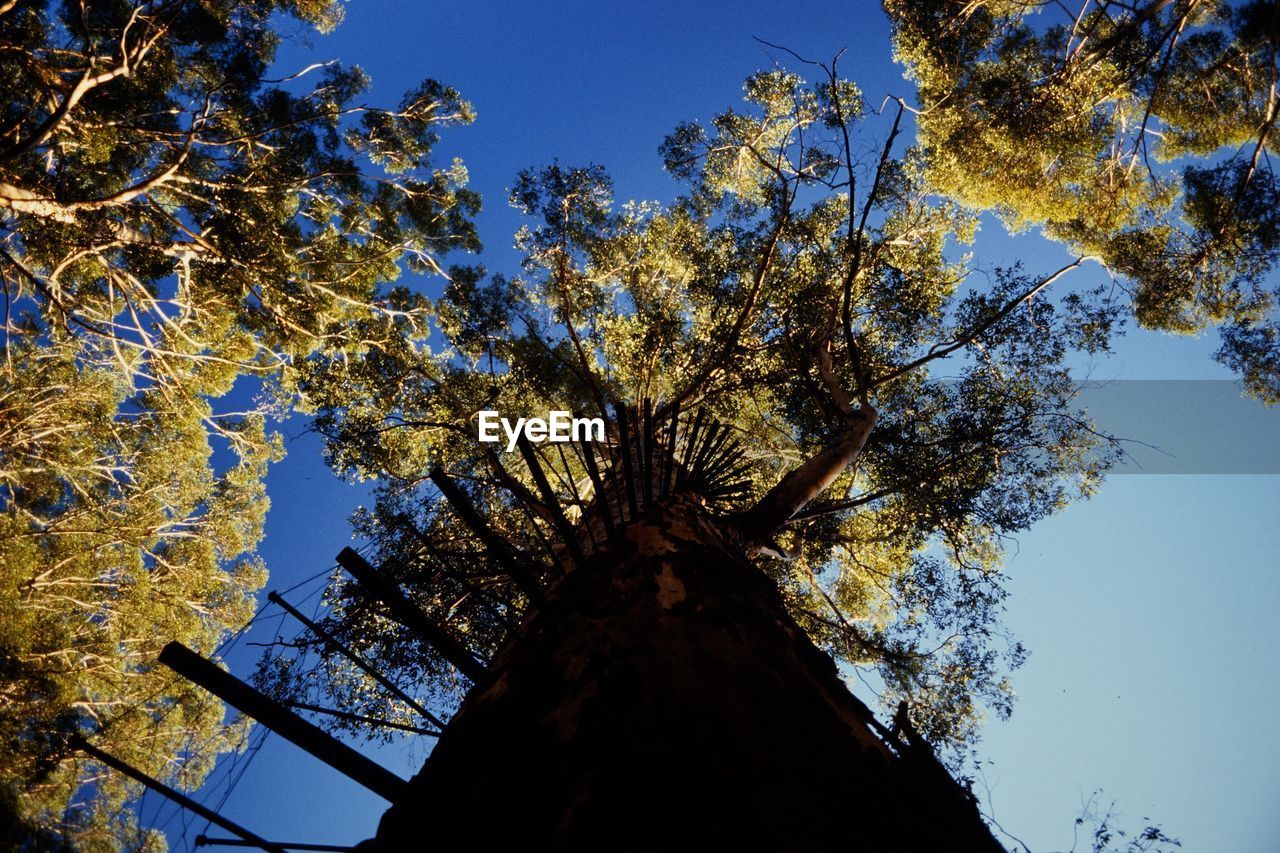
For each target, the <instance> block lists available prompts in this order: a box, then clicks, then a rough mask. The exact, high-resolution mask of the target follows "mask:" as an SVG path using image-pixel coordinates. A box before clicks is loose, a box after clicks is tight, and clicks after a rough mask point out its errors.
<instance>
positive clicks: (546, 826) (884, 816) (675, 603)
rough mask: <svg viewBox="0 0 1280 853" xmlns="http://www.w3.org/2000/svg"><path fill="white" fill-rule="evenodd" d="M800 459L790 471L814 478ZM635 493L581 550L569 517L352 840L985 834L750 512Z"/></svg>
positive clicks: (596, 844)
mask: <svg viewBox="0 0 1280 853" xmlns="http://www.w3.org/2000/svg"><path fill="white" fill-rule="evenodd" d="M868 421H870V418H868ZM858 433H859V434H860V435H861V436H862V438H864V439H865V436H866V433H867V431H866V430H859V431H858ZM630 443H631V444H632V445H633V446H644V443H645V442H644V433H643V431H641V430H637V431H636V433H634V434H633V436H632V437H631V442H630ZM673 443H674V442H673ZM837 446H843V445H837ZM859 446H860V442H859ZM585 452H594V451H593V450H590V449H587V450H585ZM662 452H663V450H662V445H661V444H657V443H652V444H650V447H649V448H647V449H646V450H645V453H644V454H638V453H637V454H636V455H637V456H641V457H642V458H641V459H640V460H638V462H639V464H637V465H636V466H635V471H634V480H635V482H634V483H631V484H630V485H629V486H628V483H627V481H626V478H625V477H623V476H621V475H620V473H619V472H618V471H617V470H616V469H617V467H618V460H617V455H616V454H615V464H614V469H615V470H614V471H612V472H611V473H612V474H613V475H614V478H613V479H610V478H609V473H610V472H606V475H605V476H606V479H605V482H606V483H619V482H620V483H621V484H622V485H621V488H624V489H626V488H629V489H630V490H631V491H633V492H639V491H642V489H641V488H640V486H639V480H640V477H641V473H640V472H641V471H642V470H645V469H646V468H648V469H650V470H652V469H653V468H658V469H659V470H660V469H662V468H664V467H670V466H667V465H666V463H665V461H664V460H662V459H661V458H659V461H658V462H657V464H655V461H654V456H655V455H657V456H659V457H660V454H662ZM804 470H805V469H804V468H801V469H798V472H800V476H795V477H792V478H790V481H789V486H791V487H792V489H793V488H794V486H795V485H796V484H797V482H798V481H801V480H806V481H807V483H806V484H807V485H815V486H816V485H817V483H818V480H817V479H816V478H814V477H812V476H806V475H804V474H803V472H804ZM811 470H812V469H811ZM681 473H682V474H689V473H691V472H689V471H686V470H683V469H682V471H681ZM693 473H696V472H693ZM771 498H772V496H766V500H764V501H762V503H763V504H766V505H767V504H772V503H774V502H775V501H773V500H772V499H771ZM601 500H603V501H605V502H606V504H607V505H611V506H614V507H618V508H620V509H625V507H626V504H627V503H628V501H627V500H625V499H622V498H621V496H620V495H618V494H617V493H616V490H615V491H614V492H613V493H610V492H609V491H606V492H605V493H604V497H603V498H601V497H599V496H598V497H597V501H601ZM637 504H638V511H637V512H636V513H635V516H636V517H635V520H630V521H628V520H627V519H626V515H627V513H625V512H624V511H619V512H618V513H617V515H618V517H617V519H616V520H615V521H614V522H613V525H611V526H612V527H614V533H613V535H611V536H608V537H602V538H604V540H605V541H602V542H600V543H598V546H597V543H596V539H597V537H596V536H595V535H592V534H588V533H587V532H586V531H585V530H583V529H581V528H580V529H579V531H577V532H576V533H575V536H577V537H578V539H579V545H580V546H581V548H582V550H589V551H590V553H589V556H587V557H586V559H585V561H584V562H583V564H582V565H581V566H574V565H573V564H572V563H569V562H566V563H565V566H566V573H565V574H564V575H563V576H562V577H559V578H558V579H556V580H554V581H552V582H551V583H550V585H549V587H548V589H547V591H546V594H545V602H544V603H543V604H541V605H539V606H538V607H537V608H536V609H534V610H533V611H532V614H531V615H530V616H529V617H528V618H527V619H526V621H525V622H524V623H523V624H522V625H521V626H520V627H519V628H518V629H516V630H515V632H514V633H513V636H512V638H511V639H510V640H509V641H508V642H507V644H506V645H505V646H504V647H503V648H502V649H501V650H500V651H499V652H498V654H497V656H496V657H495V658H494V660H493V661H492V662H491V663H490V665H489V667H488V670H487V671H486V672H485V674H484V676H483V677H482V678H481V679H480V681H479V683H478V684H477V685H476V686H475V687H473V688H472V690H471V692H470V693H469V694H468V697H467V699H466V701H465V702H464V703H463V705H462V707H461V709H460V710H459V712H458V713H457V714H456V715H455V716H454V717H453V719H452V720H451V721H450V723H449V726H448V728H447V729H446V730H445V733H444V735H443V736H442V737H441V739H440V741H439V743H438V744H437V746H436V747H435V749H434V750H433V751H432V754H431V757H430V758H429V759H428V761H427V764H426V766H425V767H424V769H423V770H422V772H421V773H420V774H418V776H416V777H415V778H414V780H413V781H412V782H411V783H410V790H409V793H408V794H407V795H406V796H405V797H404V798H402V799H401V800H400V801H399V802H398V803H397V804H396V805H395V806H394V807H393V808H392V809H391V810H390V811H389V812H388V813H387V815H386V816H385V817H384V818H383V820H382V823H381V825H380V827H379V831H378V834H377V836H376V838H375V839H373V840H371V841H370V842H366V843H365V844H363V845H361V848H360V849H361V850H370V851H372V850H387V851H390V850H404V849H410V848H411V847H412V846H413V844H414V842H415V840H416V839H419V838H421V837H422V835H423V833H424V827H430V828H431V830H430V832H431V839H432V843H434V844H446V845H448V844H461V843H464V842H465V841H467V840H468V839H472V838H474V832H475V828H476V827H477V826H485V827H486V830H485V843H486V844H496V845H499V846H506V845H520V846H523V847H530V848H535V849H600V847H602V846H605V847H608V848H609V849H619V850H661V849H673V848H676V847H679V848H684V847H691V846H704V845H705V846H708V847H709V848H710V849H726V848H729V847H747V848H752V849H755V848H765V849H817V848H819V847H823V846H827V845H840V846H842V847H843V848H845V849H870V850H908V849H918V850H925V849H935V850H936V849H957V848H959V847H962V848H963V849H966V850H992V851H995V850H1003V848H1002V847H1001V846H1000V845H999V844H997V843H996V842H995V841H994V840H993V839H992V837H991V835H990V832H989V831H988V830H987V828H986V826H985V824H983V822H982V820H981V818H980V817H979V814H978V811H977V807H976V803H975V802H974V801H973V799H972V797H971V796H969V795H968V793H967V791H964V790H963V789H962V788H961V787H960V786H959V785H957V784H956V783H955V782H953V781H952V780H951V778H950V776H949V775H948V774H947V773H946V771H945V770H944V769H943V767H942V765H941V764H940V763H938V761H937V760H936V759H935V758H934V756H933V753H932V751H931V750H930V749H929V747H928V746H927V745H926V744H924V743H923V741H921V740H920V739H919V737H918V735H915V734H914V730H913V729H911V728H910V724H909V722H905V721H904V722H903V723H902V725H903V726H904V727H905V728H906V729H907V730H908V731H910V732H911V735H910V737H908V736H907V735H906V734H905V733H903V734H902V736H901V737H899V736H898V735H897V734H896V733H890V732H889V731H887V730H886V729H885V728H884V727H883V726H881V725H879V723H877V722H876V720H875V718H874V716H873V715H872V713H871V711H870V710H869V709H868V708H867V707H866V706H865V705H864V704H863V703H862V702H860V701H859V700H858V699H856V698H855V697H854V696H853V695H852V694H851V693H850V692H849V690H848V688H847V687H846V686H845V684H844V682H843V680H842V679H841V678H840V676H839V674H838V673H837V670H836V667H835V664H834V662H833V661H832V660H831V658H830V657H829V656H828V655H826V654H825V653H823V652H822V651H820V650H819V649H818V648H817V647H815V646H814V645H813V643H812V641H811V640H810V639H809V637H808V636H807V635H806V633H805V631H804V630H803V629H802V628H801V627H800V626H799V625H798V624H797V623H796V622H795V620H794V619H793V618H792V617H791V615H790V614H789V613H788V612H787V608H786V605H785V603H784V601H783V599H782V596H781V595H780V594H779V591H778V588H777V586H776V584H775V583H774V582H773V581H772V580H770V578H769V577H768V576H767V575H765V574H763V573H762V572H760V571H759V570H758V569H757V568H756V567H754V566H752V565H751V563H750V561H749V560H748V559H747V557H746V554H747V549H748V548H749V547H750V545H749V542H750V541H751V537H750V536H748V535H746V534H744V526H745V529H747V530H754V531H756V532H762V533H763V532H767V530H766V528H764V527H761V526H760V524H759V523H758V522H757V523H751V517H752V515H751V513H748V514H747V515H745V516H739V517H732V516H729V515H726V514H725V513H724V512H722V511H717V509H716V507H715V504H714V502H708V501H707V500H706V499H705V498H704V497H703V496H702V495H701V494H699V493H698V492H697V491H693V490H687V489H682V490H676V491H674V492H672V493H671V494H668V495H665V496H657V497H655V498H654V499H653V500H649V501H646V500H644V496H643V495H640V499H639V500H638V501H637ZM800 508H802V507H801V506H797V507H796V509H800ZM598 510H599V506H598V505H596V506H592V507H589V508H588V509H587V510H586V518H587V519H588V520H593V519H594V517H595V514H596V512H597V511H598ZM610 512H612V510H610ZM593 548H594V550H591V549H593ZM495 811H496V812H499V813H501V814H502V820H501V821H499V822H494V821H492V819H491V817H492V815H493V814H495Z"/></svg>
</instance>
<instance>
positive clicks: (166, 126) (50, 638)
mask: <svg viewBox="0 0 1280 853" xmlns="http://www.w3.org/2000/svg"><path fill="white" fill-rule="evenodd" d="M337 12H338V7H337V6H336V5H334V4H332V3H330V2H328V0H322V2H312V0H289V1H288V2H277V0H170V1H168V2H166V0H161V2H126V1H125V0H120V2H113V0H105V2H96V0H93V1H92V2H82V3H74V2H68V3H65V4H63V3H53V2H40V0H9V2H3V3H0V94H2V97H0V104H2V105H3V106H0V281H2V282H3V287H4V295H5V314H4V323H5V327H4V346H5V351H4V360H3V364H0V696H3V700H2V701H0V785H2V787H0V798H2V799H3V809H0V812H2V813H3V815H4V820H3V821H2V822H3V823H4V824H5V826H4V828H3V830H2V831H0V832H2V833H3V834H5V840H0V846H5V847H7V846H8V843H7V840H8V839H9V838H11V837H12V836H13V835H14V834H16V835H17V836H18V837H21V836H22V835H24V834H26V833H28V832H30V831H31V826H33V825H34V826H41V827H45V828H47V829H50V830H52V831H56V834H57V835H58V836H59V837H61V838H62V839H63V840H64V841H74V842H76V843H78V844H82V845H87V846H89V847H90V848H93V849H99V847H100V846H102V845H106V846H110V845H112V844H115V843H117V842H120V841H121V840H122V839H123V842H122V843H125V844H127V845H130V846H139V847H146V846H148V845H154V844H157V843H159V842H158V840H157V839H156V838H155V837H153V836H151V835H148V834H147V833H138V834H136V835H135V834H134V833H135V830H134V829H133V827H132V825H131V822H130V821H131V818H130V817H129V815H128V813H127V812H121V811H120V810H119V806H120V803H121V802H122V799H123V798H124V796H125V794H126V790H125V788H124V787H123V786H122V784H121V782H120V780H119V777H118V776H115V775H112V774H105V775H104V774H101V773H99V772H98V771H97V770H94V769H93V768H92V767H91V766H87V765H84V764H83V763H78V762H76V761H72V760H67V759H68V756H69V750H68V748H67V745H66V739H67V736H68V735H69V734H70V733H72V732H79V733H82V734H86V735H92V736H93V737H94V738H95V739H97V740H98V741H99V742H101V743H102V744H103V745H104V746H106V747H107V748H108V749H110V750H113V751H115V752H117V753H118V754H120V755H121V756H122V757H124V758H126V759H127V760H129V761H131V762H132V763H134V764H136V765H138V766H140V767H141V768H143V769H144V770H146V771H148V772H152V773H157V774H158V775H160V776H161V777H163V778H166V779H170V780H172V779H174V778H175V777H177V779H178V781H179V782H181V783H182V784H186V785H190V784H193V783H195V782H197V781H198V780H199V779H200V778H201V777H202V776H203V774H204V773H205V772H206V771H207V769H208V767H209V762H210V761H211V760H212V758H213V756H215V755H216V754H217V753H218V752H219V751H221V750H223V749H225V748H227V747H228V745H230V744H232V743H234V741H235V738H236V730H235V729H224V728H223V727H222V716H223V714H222V710H221V706H220V704H218V703H216V702H214V701H212V700H211V698H210V697H209V696H208V695H206V694H203V693H202V692H201V691H193V690H189V689H182V688H179V687H178V686H176V684H175V681H174V679H172V678H171V677H169V676H167V675H165V674H164V673H163V672H162V671H160V670H157V669H155V668H154V665H153V661H154V659H155V655H156V652H157V650H158V648H159V646H160V645H161V644H162V643H163V642H164V641H166V640H168V639H171V638H177V639H181V640H183V641H184V642H186V643H187V644H189V645H191V646H194V647H197V648H201V649H205V650H210V649H212V647H214V646H215V645H216V644H217V643H218V641H219V639H220V638H221V637H223V636H225V633H226V631H227V630H228V628H232V627H235V626H238V625H240V624H242V623H243V622H244V621H245V619H246V618H247V616H248V614H249V612H250V610H251V608H252V605H253V599H252V594H253V592H254V591H255V590H256V589H257V588H258V586H259V585H260V584H261V583H262V580H263V578H264V573H263V570H262V567H261V566H260V565H259V564H258V562H257V561H256V559H255V558H253V557H252V552H253V549H254V546H255V545H256V543H257V541H258V539H259V537H260V534H261V527H262V521H263V514H264V512H265V510H266V498H265V494H264V490H263V485H262V476H263V473H264V466H265V465H266V464H267V462H268V461H269V460H270V459H271V458H273V457H275V456H277V455H278V454H279V452H280V450H279V447H278V444H277V442H276V440H275V439H274V438H272V437H270V436H269V435H268V433H267V432H266V426H265V417H266V415H267V414H268V413H269V409H270V406H269V405H268V404H266V403H259V402H253V401H251V400H250V398H251V397H252V396H253V395H254V393H255V388H256V389H261V388H264V387H270V386H274V387H275V388H276V389H277V390H278V391H279V392H281V393H279V394H277V396H278V397H279V398H280V399H282V400H285V401H288V400H289V399H290V394H291V393H292V392H291V390H290V389H291V388H292V385H293V381H294V379H293V377H294V376H295V375H296V372H297V369H298V366H299V365H300V364H302V363H304V362H305V361H306V360H307V359H308V358H310V357H313V356H314V355H316V354H318V353H324V354H325V357H329V358H332V357H338V356H339V355H342V354H358V353H363V352H366V351H368V350H371V349H376V348H378V347H379V346H382V345H383V344H384V343H385V342H386V341H388V340H391V339H397V340H398V339H401V338H405V337H411V336H413V335H415V334H419V333H422V332H424V331H425V327H424V326H423V320H422V317H421V315H422V310H423V305H422V302H421V300H420V299H419V298H417V297H415V296H412V295H411V294H409V293H408V292H407V291H404V290H398V291H390V292H387V291H385V289H383V288H382V285H383V283H385V282H388V281H390V280H391V279H393V278H395V277H396V275H397V273H398V272H399V270H400V265H401V264H402V263H403V262H404V261H406V260H407V262H408V264H409V266H410V267H411V268H413V269H417V270H431V269H434V268H435V262H434V261H433V255H435V254H436V253H439V252H442V251H444V250H446V249H448V248H450V247H454V246H474V244H475V238H474V235H473V232H472V229H471V227H470V225H469V222H468V217H469V215H470V214H471V213H472V212H473V211H474V209H475V207H476V200H475V198H474V197H473V196H471V195H470V194H468V193H467V191H466V190H464V189H461V185H462V182H463V180H464V178H465V175H464V173H463V172H462V170H461V167H460V166H459V165H457V164H455V165H454V166H453V167H452V168H449V169H445V170H443V171H440V170H433V169H432V168H431V167H430V164H429V162H428V154H429V152H430V149H431V147H432V144H433V143H434V142H435V139H436V132H437V129H438V128H439V127H441V126H443V125H447V124H450V123H459V122H465V121H467V120H469V118H470V110H469V107H468V106H467V105H466V104H465V103H464V102H462V101H461V100H460V99H459V98H458V95H457V93H455V92H453V91H452V90H450V89H448V88H447V87H444V86H441V85H439V84H437V83H434V82H427V83H425V84H423V85H422V86H421V87H420V88H419V89H417V90H415V91H413V92H411V93H409V95H408V96H407V97H406V98H405V100H404V102H403V103H402V104H401V106H400V107H399V108H398V109H396V110H376V109H371V108H368V107H365V106H363V105H362V104H361V102H360V100H359V99H360V95H361V91H362V89H363V88H364V87H365V85H366V82H367V81H366V80H365V78H364V76H363V74H362V73H361V72H360V71H359V70H358V69H356V68H343V67H341V66H338V65H335V64H330V65H326V66H324V67H320V68H313V69H311V70H310V73H307V74H304V75H299V76H298V77H295V78H290V79H286V80H269V79H267V69H268V67H269V65H270V64H271V63H272V61H273V57H274V54H275V51H276V49H277V46H278V42H279V36H278V35H277V31H276V24H277V23H278V22H279V21H280V20H283V17H282V16H286V15H287V16H293V17H294V18H296V19H299V20H301V21H303V22H306V23H307V24H310V25H314V26H317V27H321V28H327V27H329V26H331V25H333V24H334V23H336V20H337ZM241 380H242V381H241ZM238 381H239V382H240V384H239V386H238V387H236V391H235V395H234V399H235V402H234V403H230V404H227V406H225V407H224V408H228V409H234V410H236V411H234V412H222V411H219V409H218V407H217V406H216V405H215V402H216V401H217V400H218V399H219V398H222V397H225V396H226V395H228V394H229V393H230V392H232V389H233V386H236V384H237V382H238ZM264 383H265V385H264ZM215 452H216V453H217V454H220V455H215ZM188 751H190V752H192V753H193V755H192V760H189V761H187V762H185V763H174V762H172V760H171V759H172V757H173V756H175V755H180V754H183V753H184V752H188ZM87 780H92V782H93V784H92V785H90V786H82V785H81V783H83V782H85V781H87Z"/></svg>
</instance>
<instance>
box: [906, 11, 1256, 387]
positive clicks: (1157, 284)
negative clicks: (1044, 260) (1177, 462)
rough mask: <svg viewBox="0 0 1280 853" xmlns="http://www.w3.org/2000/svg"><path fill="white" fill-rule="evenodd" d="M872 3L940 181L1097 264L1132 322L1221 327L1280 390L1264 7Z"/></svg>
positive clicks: (1252, 370) (1181, 328)
mask: <svg viewBox="0 0 1280 853" xmlns="http://www.w3.org/2000/svg"><path fill="white" fill-rule="evenodd" d="M884 5H885V9H886V10H887V11H888V13H889V15H890V18H891V19H892V21H893V23H894V45H895V49H896V53H897V56H898V58H899V59H900V60H901V61H902V62H903V63H904V65H905V66H906V70H907V73H908V75H909V76H910V78H911V79H912V80H914V81H915V83H916V84H917V87H918V98H919V107H920V110H919V113H918V114H917V116H916V121H917V126H918V129H919V140H920V144H921V146H922V147H923V149H924V151H925V152H926V153H925V159H926V160H927V162H928V168H927V170H926V171H927V175H928V179H929V180H930V181H931V182H932V183H933V184H934V185H935V186H936V187H937V188H938V189H939V190H940V191H941V192H943V193H946V194H948V195H950V196H951V197H952V198H954V199H957V200H958V201H960V202H962V203H964V204H966V205H969V206H971V207H973V208H976V209H990V210H995V211H996V212H997V213H999V215H1000V216H1001V217H1002V218H1003V219H1004V220H1005V222H1006V223H1007V224H1008V225H1010V226H1012V227H1015V228H1025V227H1040V228H1041V229H1042V231H1043V232H1044V233H1045V234H1047V235H1049V236H1050V237H1052V238H1054V239H1057V240H1060V241H1062V242H1064V243H1067V244H1068V245H1070V246H1072V247H1075V249H1076V250H1078V251H1081V252H1086V253H1090V254H1096V255H1098V256H1100V257H1101V258H1102V259H1103V260H1104V262H1105V263H1106V264H1107V266H1108V267H1109V268H1110V269H1111V270H1112V271H1114V272H1115V273H1116V274H1117V275H1118V276H1120V278H1121V280H1122V282H1123V283H1124V285H1125V287H1126V288H1127V289H1128V290H1129V291H1130V293H1131V297H1132V304H1133V308H1134V312H1135V314H1136V316H1137V319H1138V320H1139V322H1140V323H1142V324H1143V325H1144V326H1146V327H1149V328H1153V329H1161V330H1166V331H1172V332H1178V333H1194V332H1197V331H1199V330H1202V329H1205V328H1211V327H1215V326H1216V327H1218V329H1219V331H1220V334H1221V339H1222V346H1221V348H1220V350H1219V351H1218V353H1217V359H1218V360H1219V361H1221V362H1222V363H1223V364H1225V365H1227V366H1229V367H1231V368H1232V369H1234V370H1236V371H1237V372H1238V373H1239V374H1240V375H1241V377H1242V378H1243V380H1244V382H1245V385H1246V387H1247V388H1248V390H1249V391H1250V392H1251V393H1252V394H1253V395H1255V396H1257V397H1258V398H1260V399H1262V400H1263V401H1265V402H1267V403H1275V402H1276V401H1277V400H1280V329H1278V327H1277V306H1276V287H1275V276H1274V273H1275V269H1276V262H1277V258H1278V257H1280V213H1277V211H1280V181H1278V179H1277V177H1276V173H1275V170H1274V168H1273V165H1272V163H1271V159H1270V158H1271V155H1272V154H1274V152H1275V150H1276V134H1275V126H1276V119H1277V115H1278V114H1280V59H1278V58H1277V57H1278V55H1280V51H1278V47H1280V5H1277V4H1276V3H1275V2H1273V0H1252V2H1240V3H1233V2H1224V1H1223V0H1145V2H1137V3H1121V2H1109V0H1096V1H1095V0H1085V2H1082V3H1079V4H1075V5H1071V4H1062V3H1035V4H1031V3H1020V2H984V0H978V2H960V0H930V2H923V3H914V2H898V0H886V2H885V4H884Z"/></svg>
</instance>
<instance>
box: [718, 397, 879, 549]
mask: <svg viewBox="0 0 1280 853" xmlns="http://www.w3.org/2000/svg"><path fill="white" fill-rule="evenodd" d="M875 423H876V411H875V409H873V408H871V406H869V405H864V406H862V407H860V408H859V409H858V410H857V411H856V412H855V413H854V414H853V416H852V417H850V418H849V419H848V421H847V426H846V427H845V429H844V430H843V431H842V432H841V433H840V434H839V435H838V436H837V437H836V440H835V442H833V443H832V444H830V445H828V446H827V447H826V448H824V449H823V450H821V451H820V452H819V453H818V454H817V455H816V456H813V457H812V458H810V459H809V460H808V461H807V462H805V463H804V464H803V465H801V466H800V467H799V468H796V469H795V470H794V471H791V472H790V473H789V474H787V476H785V477H783V478H782V480H781V482H779V483H778V485H776V486H774V487H773V488H772V489H770V490H769V492H768V493H767V494H766V495H765V496H764V497H762V498H761V499H760V501H759V502H758V503H757V504H756V505H755V506H754V507H752V508H751V509H749V510H747V512H745V513H743V514H742V516H741V518H740V520H739V528H740V529H741V530H742V531H743V532H744V533H745V535H746V537H747V539H748V540H749V541H750V542H760V541H763V540H765V539H768V538H769V537H770V536H772V535H773V534H774V533H775V532H776V531H777V530H778V528H780V527H782V525H784V524H786V523H787V521H788V520H789V519H790V518H791V517H792V516H793V515H795V514H796V513H797V512H799V511H800V510H802V509H804V508H805V507H807V506H808V505H809V504H810V503H811V502H812V501H813V500H814V499H815V498H817V497H818V495H820V494H822V493H823V492H824V491H826V489H827V487H828V486H830V485H831V484H832V483H834V482H835V480H836V478H837V477H839V476H840V475H841V474H843V473H844V472H845V470H846V469H848V467H849V466H850V465H851V464H853V461H854V460H855V459H857V458H858V454H860V453H861V452H862V448H863V447H864V446H865V445H866V443H867V437H868V436H870V435H871V429H872V427H874V426H875Z"/></svg>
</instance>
